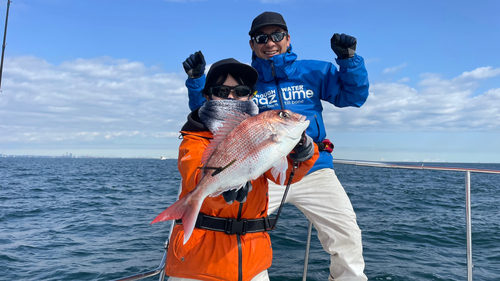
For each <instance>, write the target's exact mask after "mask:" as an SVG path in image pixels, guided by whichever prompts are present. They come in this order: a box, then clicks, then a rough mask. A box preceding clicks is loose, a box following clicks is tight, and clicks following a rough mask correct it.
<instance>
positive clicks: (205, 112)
mask: <svg viewBox="0 0 500 281" xmlns="http://www.w3.org/2000/svg"><path fill="white" fill-rule="evenodd" d="M231 112H238V113H246V114H248V115H250V116H254V115H257V114H258V113H259V108H258V107H257V105H256V104H255V103H254V102H253V101H251V100H248V101H241V100H232V99H225V100H209V101H207V102H205V104H203V106H202V107H200V110H199V111H198V115H199V116H200V119H201V122H202V123H203V125H205V127H207V128H208V129H209V130H210V132H212V133H215V132H217V131H218V130H219V128H220V127H222V125H223V122H224V120H226V119H227V118H228V114H230V113H231Z"/></svg>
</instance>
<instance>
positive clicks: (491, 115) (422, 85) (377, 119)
mask: <svg viewBox="0 0 500 281" xmlns="http://www.w3.org/2000/svg"><path fill="white" fill-rule="evenodd" d="M499 74H500V68H496V69H494V68H491V67H482V68H478V69H475V70H473V71H470V72H464V73H463V74H461V75H460V76H458V77H455V78H453V79H450V80H447V79H443V78H441V77H440V76H439V75H436V74H429V73H427V74H423V75H421V77H420V78H421V80H420V82H419V84H418V88H412V87H410V86H407V85H405V84H404V83H403V82H404V80H402V81H400V82H399V83H373V84H371V85H370V96H369V97H368V100H367V102H366V104H365V105H364V106H362V107H361V108H359V109H358V108H342V109H338V108H334V107H333V106H331V105H327V104H325V113H324V116H325V120H327V121H326V122H325V123H326V125H327V128H328V129H327V130H328V131H329V132H334V131H360V130H368V131H499V130H500V88H496V89H490V90H488V91H487V92H485V93H482V94H479V95H473V94H477V93H475V90H476V89H477V88H478V86H479V85H480V82H481V80H483V79H486V78H491V77H494V76H496V75H499Z"/></svg>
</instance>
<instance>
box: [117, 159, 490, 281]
mask: <svg viewBox="0 0 500 281" xmlns="http://www.w3.org/2000/svg"><path fill="white" fill-rule="evenodd" d="M333 163H335V164H346V165H356V166H368V167H376V168H392V169H413V170H438V171H454V172H464V173H465V224H466V229H467V280H468V281H472V267H473V264H472V236H471V200H470V187H471V183H470V173H471V172H473V173H488V174H500V171H497V170H487V169H476V168H460V167H459V168H456V167H436V166H425V164H421V165H403V164H393V163H384V162H371V161H358V160H341V159H338V160H334V161H333ZM172 228H173V224H172V227H171V229H170V233H172ZM311 235H312V223H311V222H309V228H308V234H307V242H306V253H305V257H304V271H303V275H302V280H303V281H305V280H306V277H307V267H308V263H309V249H310V245H311ZM168 241H169V239H167V240H166V241H165V253H164V254H163V258H162V260H161V262H160V265H159V266H158V268H156V269H154V270H151V271H148V272H144V273H140V274H137V275H133V276H129V277H125V278H121V279H116V280H115V281H132V280H140V279H144V278H147V277H151V276H155V275H158V274H160V276H159V280H160V281H163V280H164V278H165V271H164V268H165V263H166V259H167V251H168Z"/></svg>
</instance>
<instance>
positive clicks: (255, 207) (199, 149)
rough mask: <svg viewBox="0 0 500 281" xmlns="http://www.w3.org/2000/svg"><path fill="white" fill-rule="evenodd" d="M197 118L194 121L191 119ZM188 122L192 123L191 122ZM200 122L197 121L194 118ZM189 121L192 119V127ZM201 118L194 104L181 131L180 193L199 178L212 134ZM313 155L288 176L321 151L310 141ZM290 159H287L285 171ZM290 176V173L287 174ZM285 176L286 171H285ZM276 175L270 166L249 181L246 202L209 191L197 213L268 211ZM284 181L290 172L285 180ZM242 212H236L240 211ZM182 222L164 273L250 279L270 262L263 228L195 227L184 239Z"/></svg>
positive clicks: (256, 214)
mask: <svg viewBox="0 0 500 281" xmlns="http://www.w3.org/2000/svg"><path fill="white" fill-rule="evenodd" d="M193 122H195V123H193ZM190 123H191V124H190ZM196 123H198V124H196ZM193 124H194V125H195V126H194V127H193ZM200 128H204V126H203V125H201V123H200V122H199V118H198V110H195V111H194V112H192V113H191V114H190V116H189V117H188V122H187V123H186V125H184V127H183V131H181V134H182V136H183V141H182V143H181V145H180V147H179V157H178V159H179V160H178V168H179V171H180V173H181V176H182V191H181V194H180V197H183V196H185V195H186V194H187V193H188V192H190V191H191V190H193V189H194V188H195V187H196V185H197V184H198V182H199V181H200V179H201V173H202V170H201V169H198V167H200V166H201V164H200V163H201V158H202V155H203V151H204V150H205V148H206V147H207V146H208V145H209V143H210V140H211V139H212V137H213V135H212V133H211V132H210V131H208V130H207V129H206V128H204V129H205V130H199V131H187V130H186V129H190V130H197V129H200ZM314 146H315V148H314V156H313V157H312V158H311V159H309V160H307V161H304V162H301V163H300V165H299V168H298V169H297V170H296V172H295V175H294V177H293V180H292V182H297V181H299V180H301V179H302V178H303V177H304V176H305V175H306V174H307V172H308V171H309V169H310V168H311V167H312V166H313V164H314V162H315V161H316V159H317V158H318V157H319V152H318V147H317V146H316V145H314ZM292 165H293V162H292V161H290V160H289V167H288V171H290V170H291V169H292ZM288 176H289V175H288ZM288 176H287V177H288ZM268 179H271V180H273V181H275V180H274V177H273V176H272V174H271V172H270V171H267V172H266V173H265V174H263V175H262V176H260V177H259V178H257V179H256V180H254V181H252V186H253V188H252V190H251V191H250V192H249V193H248V196H247V199H246V201H245V202H244V203H240V202H238V201H234V203H233V204H227V203H226V201H225V200H224V198H223V196H222V195H220V196H216V197H207V198H206V199H205V201H204V202H203V205H202V206H201V210H200V212H201V213H204V214H206V215H210V216H216V217H222V218H243V219H256V218H263V217H266V216H267V207H268V197H267V192H268V183H267V180H268ZM286 182H288V178H287V179H286V180H285V183H286ZM239 212H241V214H240V216H238V213H239ZM183 239H184V230H183V227H182V225H179V224H178V225H176V226H174V229H173V232H172V235H171V237H170V246H169V248H168V255H167V265H166V267H165V269H166V275H167V276H175V277H182V278H191V279H198V280H211V281H220V280H231V281H232V280H242V281H243V280H251V279H252V278H253V277H254V276H256V275H257V274H259V273H260V272H262V271H264V270H266V269H268V268H269V267H270V266H271V263H272V248H271V240H270V237H269V234H268V233H267V231H263V232H255V233H247V234H245V235H240V234H233V235H229V234H226V233H224V232H220V231H212V230H206V229H199V228H195V229H194V230H193V234H192V236H191V238H190V239H189V240H188V241H187V242H186V244H185V245H183Z"/></svg>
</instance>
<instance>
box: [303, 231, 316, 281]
mask: <svg viewBox="0 0 500 281" xmlns="http://www.w3.org/2000/svg"><path fill="white" fill-rule="evenodd" d="M312 226H313V223H312V222H311V221H309V229H308V230H307V243H306V256H305V258H304V273H302V281H306V278H307V265H308V264H309V249H310V248H311V234H312Z"/></svg>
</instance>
